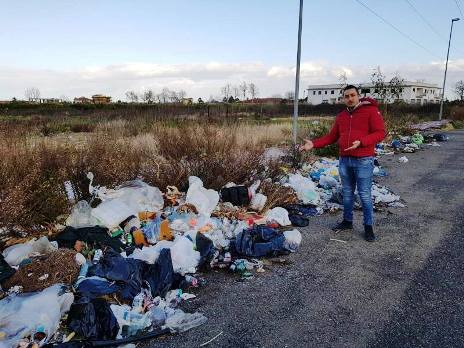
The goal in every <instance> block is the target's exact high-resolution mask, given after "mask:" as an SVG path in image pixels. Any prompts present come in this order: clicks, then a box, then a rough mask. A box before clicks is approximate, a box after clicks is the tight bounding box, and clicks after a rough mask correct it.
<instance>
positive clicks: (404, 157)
mask: <svg viewBox="0 0 464 348" xmlns="http://www.w3.org/2000/svg"><path fill="white" fill-rule="evenodd" d="M398 161H400V162H401V163H408V162H409V160H408V158H407V157H406V156H403V157H400V158H399V159H398Z"/></svg>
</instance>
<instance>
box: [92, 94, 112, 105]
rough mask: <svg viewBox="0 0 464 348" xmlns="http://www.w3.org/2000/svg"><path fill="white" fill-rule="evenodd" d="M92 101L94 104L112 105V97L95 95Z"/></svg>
mask: <svg viewBox="0 0 464 348" xmlns="http://www.w3.org/2000/svg"><path fill="white" fill-rule="evenodd" d="M92 101H93V103H94V104H109V103H111V97H108V96H106V95H103V94H94V95H93V96H92Z"/></svg>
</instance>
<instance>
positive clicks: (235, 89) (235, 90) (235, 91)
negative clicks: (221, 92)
mask: <svg viewBox="0 0 464 348" xmlns="http://www.w3.org/2000/svg"><path fill="white" fill-rule="evenodd" d="M232 95H233V96H234V99H237V98H238V96H239V95H240V88H238V86H237V85H233V86H232Z"/></svg>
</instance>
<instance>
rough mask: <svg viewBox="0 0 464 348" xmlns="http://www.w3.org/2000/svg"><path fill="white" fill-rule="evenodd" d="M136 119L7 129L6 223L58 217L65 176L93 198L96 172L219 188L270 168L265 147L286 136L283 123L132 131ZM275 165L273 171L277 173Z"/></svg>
mask: <svg viewBox="0 0 464 348" xmlns="http://www.w3.org/2000/svg"><path fill="white" fill-rule="evenodd" d="M136 126H137V123H136V122H135V124H131V123H128V121H111V122H108V123H107V124H104V123H100V124H97V125H96V126H95V127H94V129H93V131H92V132H91V133H85V134H84V133H78V134H74V133H65V134H57V135H52V136H46V137H44V136H40V135H39V134H38V133H37V132H35V131H31V132H30V133H27V132H22V131H21V128H20V127H16V126H14V127H13V128H14V131H13V132H9V131H8V130H7V129H5V128H4V129H3V132H1V133H0V136H1V138H0V151H1V155H2V161H1V162H0V221H1V225H10V226H11V225H20V226H23V227H31V226H37V225H44V224H48V223H53V222H54V221H55V220H56V218H57V217H58V216H60V215H62V214H66V213H67V212H68V211H69V209H70V205H71V204H70V203H69V202H68V200H67V196H66V192H65V189H64V182H65V181H70V182H71V183H72V185H73V187H74V189H75V191H76V193H77V196H78V199H81V198H84V199H86V198H89V197H88V180H87V178H86V176H85V175H86V173H87V172H89V171H92V172H93V173H94V174H95V178H96V182H97V183H98V184H100V185H105V186H109V187H114V186H115V185H118V184H121V183H122V182H124V181H127V180H133V179H135V178H142V179H143V180H145V181H146V182H148V183H150V184H152V185H154V186H157V187H159V188H160V189H161V190H162V191H164V190H165V188H166V186H168V185H176V186H178V187H179V188H182V189H184V190H185V189H186V188H187V183H188V177H189V176H190V175H196V176H199V177H200V178H201V179H202V180H203V181H204V183H205V186H207V187H210V188H214V189H219V188H220V187H222V186H223V185H224V184H226V183H227V182H229V181H234V182H236V183H247V182H249V181H250V180H252V179H254V177H257V176H259V174H262V173H264V172H265V170H266V168H265V167H264V164H263V163H262V161H261V158H262V154H263V151H264V149H265V146H266V145H269V144H274V143H279V142H281V141H283V140H285V139H284V134H283V132H282V131H281V129H283V128H285V127H284V126H280V125H266V126H262V125H252V126H250V128H248V127H247V126H246V125H243V124H233V125H230V124H228V125H226V124H206V123H199V122H186V123H181V124H174V125H173V124H166V123H164V122H154V123H153V122H152V123H150V124H146V123H143V124H141V127H142V128H143V129H145V131H144V132H133V133H136V134H135V135H132V134H131V133H132V129H135V128H137V127H136ZM6 128H8V127H6ZM10 130H11V128H10ZM30 130H31V129H30ZM275 167H276V166H271V168H268V171H269V172H272V173H277V171H275V170H273V169H275ZM272 173H271V174H272Z"/></svg>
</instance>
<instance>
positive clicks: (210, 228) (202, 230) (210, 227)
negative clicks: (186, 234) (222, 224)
mask: <svg viewBox="0 0 464 348" xmlns="http://www.w3.org/2000/svg"><path fill="white" fill-rule="evenodd" d="M212 229H213V226H212V225H210V224H206V225H205V226H203V227H201V228H200V229H198V232H200V233H205V232H208V231H211V230H212Z"/></svg>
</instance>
